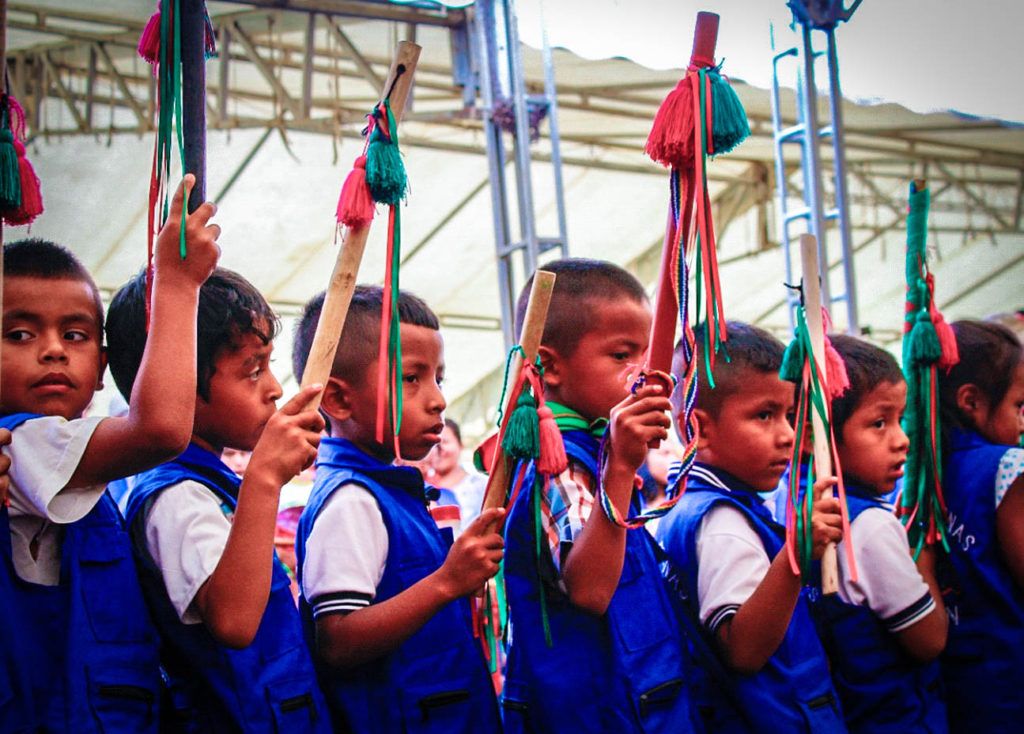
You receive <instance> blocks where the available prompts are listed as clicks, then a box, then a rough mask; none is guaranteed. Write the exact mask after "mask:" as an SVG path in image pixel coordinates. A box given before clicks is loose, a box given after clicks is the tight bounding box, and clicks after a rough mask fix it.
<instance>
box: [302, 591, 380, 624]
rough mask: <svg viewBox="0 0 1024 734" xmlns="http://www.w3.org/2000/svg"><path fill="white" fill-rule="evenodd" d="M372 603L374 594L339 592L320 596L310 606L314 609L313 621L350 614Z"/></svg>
mask: <svg viewBox="0 0 1024 734" xmlns="http://www.w3.org/2000/svg"><path fill="white" fill-rule="evenodd" d="M372 601H373V595H372V594H366V593H363V592H361V591H337V592H334V593H331V594H322V595H320V596H318V597H317V598H315V599H313V600H312V601H311V602H310V606H311V607H312V608H313V619H317V618H319V617H322V616H324V615H327V614H349V613H351V612H355V611H357V610H359V609H363V608H364V607H368V606H370V603H371V602H372Z"/></svg>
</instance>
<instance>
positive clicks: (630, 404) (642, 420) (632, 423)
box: [608, 383, 672, 472]
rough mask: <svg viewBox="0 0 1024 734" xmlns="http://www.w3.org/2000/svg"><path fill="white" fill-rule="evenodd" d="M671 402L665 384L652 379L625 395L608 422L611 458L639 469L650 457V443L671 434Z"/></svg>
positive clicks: (626, 466) (620, 463)
mask: <svg viewBox="0 0 1024 734" xmlns="http://www.w3.org/2000/svg"><path fill="white" fill-rule="evenodd" d="M671 409H672V404H671V403H670V402H669V399H668V396H667V395H665V391H664V388H663V387H662V386H661V385H660V384H657V383H649V384H647V385H644V386H643V387H642V388H640V389H639V390H637V391H636V394H633V395H628V396H626V398H625V400H623V401H622V402H621V403H619V404H618V405H616V406H615V407H614V408H612V412H611V418H610V423H609V428H608V431H609V442H608V460H609V465H611V464H612V463H613V462H614V463H616V464H617V465H618V467H619V468H621V469H623V470H626V471H629V472H636V470H637V469H639V468H640V465H641V464H643V463H644V459H646V458H647V444H648V443H650V442H652V441H663V440H665V439H666V438H668V431H669V428H671V427H672V419H671V418H669V411H670V410H671Z"/></svg>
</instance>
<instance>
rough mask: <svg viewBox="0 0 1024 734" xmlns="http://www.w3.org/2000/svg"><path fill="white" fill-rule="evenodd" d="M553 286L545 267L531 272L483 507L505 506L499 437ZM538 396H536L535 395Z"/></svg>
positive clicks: (536, 345) (532, 356)
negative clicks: (528, 290)
mask: <svg viewBox="0 0 1024 734" xmlns="http://www.w3.org/2000/svg"><path fill="white" fill-rule="evenodd" d="M554 289H555V274H554V273H549V272H548V271H546V270H538V271H537V272H536V274H535V275H534V276H533V287H532V288H530V300H529V302H528V303H527V304H526V318H525V320H524V322H523V331H522V334H521V335H520V338H519V346H520V347H522V348H523V353H522V354H520V355H517V356H516V358H515V359H514V360H512V367H511V368H510V369H509V371H508V375H507V376H506V381H505V396H506V400H505V405H504V406H503V407H504V413H502V415H504V416H505V420H503V421H502V423H501V426H499V428H498V441H497V444H496V445H495V447H494V458H493V459H492V461H491V471H490V474H489V475H488V477H487V489H485V490H484V505H483V509H485V510H486V509H489V508H491V507H504V506H505V499H506V494H507V493H508V485H509V480H510V478H511V477H510V476H509V472H510V471H511V469H512V467H511V466H510V462H509V461H507V460H506V459H505V451H504V450H503V449H502V448H501V440H502V439H503V438H504V437H505V425H506V424H507V423H508V417H509V416H510V415H511V414H512V411H513V410H515V407H516V406H515V403H514V400H515V398H516V395H515V390H514V389H513V388H514V387H515V384H516V382H517V381H518V380H519V376H520V374H521V373H522V371H523V365H524V364H533V363H534V362H535V361H536V359H537V351H538V350H539V349H540V342H541V337H543V335H544V323H545V322H546V321H547V318H548V306H550V305H551V294H552V293H553V292H554ZM538 397H539V396H538Z"/></svg>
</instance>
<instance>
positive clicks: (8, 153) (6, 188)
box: [0, 115, 21, 210]
mask: <svg viewBox="0 0 1024 734" xmlns="http://www.w3.org/2000/svg"><path fill="white" fill-rule="evenodd" d="M5 117H6V115H5ZM5 122H6V119H5ZM20 206H21V173H20V172H19V171H18V154H17V152H16V151H15V150H14V135H13V134H12V133H11V130H10V128H9V127H7V126H6V125H5V126H4V127H3V129H0V208H2V209H5V210H9V209H17V208H19V207H20Z"/></svg>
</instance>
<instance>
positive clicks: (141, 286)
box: [107, 268, 280, 400]
mask: <svg viewBox="0 0 1024 734" xmlns="http://www.w3.org/2000/svg"><path fill="white" fill-rule="evenodd" d="M279 328H280V322H279V321H278V319H277V315H276V314H275V313H274V311H273V309H272V308H271V307H270V305H269V304H268V303H267V301H266V299H264V298H263V294H261V293H260V292H259V291H258V290H256V288H255V287H254V286H253V285H252V283H250V282H249V281H248V280H246V279H245V278H243V277H242V276H241V275H239V274H238V273H235V272H233V271H231V270H226V269H224V268H217V269H216V270H214V271H213V274H212V275H211V276H210V277H209V278H207V280H206V282H205V283H203V286H202V288H200V289H199V313H198V318H197V333H196V350H197V351H196V378H197V392H198V394H199V395H200V397H202V398H203V399H204V400H209V399H210V378H211V377H213V373H214V370H215V365H214V362H215V361H216V359H217V357H218V356H220V355H221V354H222V353H223V352H225V351H233V350H235V349H238V347H239V346H240V344H239V339H240V337H242V336H243V335H244V334H255V335H256V336H257V337H259V338H260V340H262V341H263V343H264V344H269V343H270V342H271V341H273V339H274V337H275V336H277V332H278V330H279ZM107 345H108V350H109V364H110V373H111V374H112V375H113V376H114V382H115V383H116V384H117V389H118V390H120V391H121V394H122V395H124V397H125V399H126V400H128V399H130V397H131V393H132V385H134V384H135V376H136V375H137V374H138V372H139V365H140V364H141V363H142V353H143V351H144V350H145V348H146V274H145V272H140V273H139V274H138V275H136V276H135V277H134V278H132V279H131V280H129V281H128V282H127V283H125V284H124V285H123V286H121V288H120V289H119V290H118V291H117V293H115V294H114V299H113V300H112V301H111V302H110V310H109V313H108V319H107Z"/></svg>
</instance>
